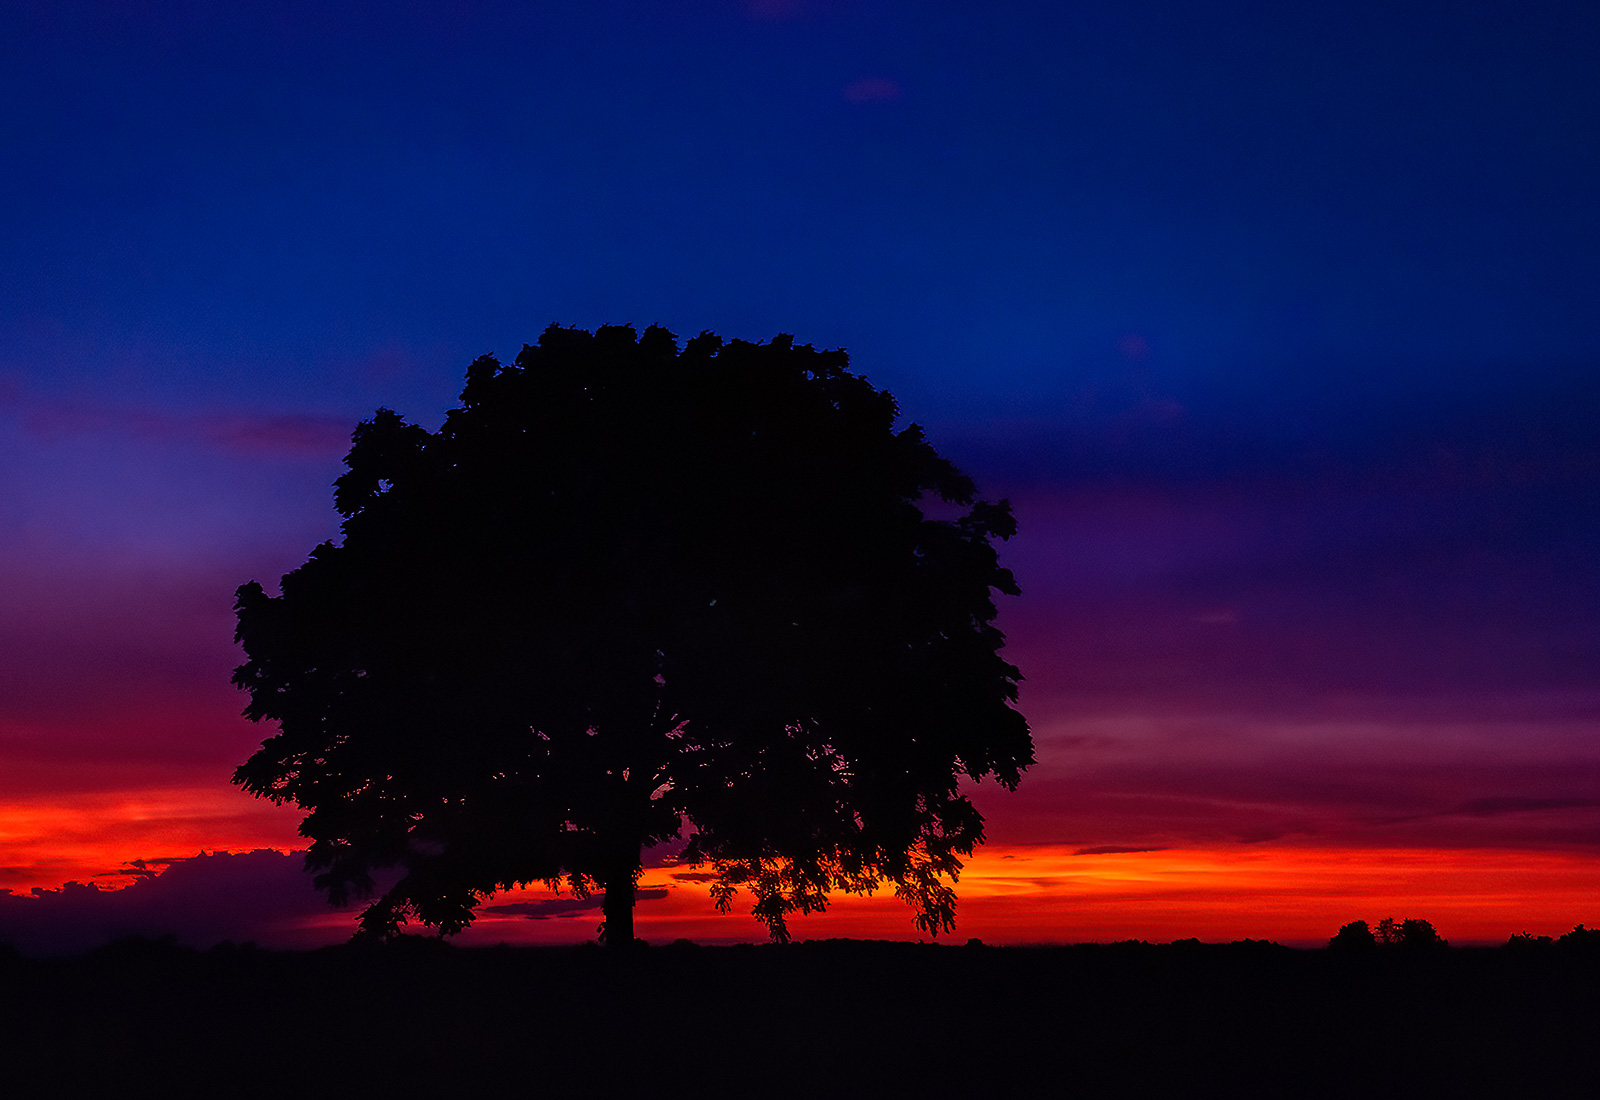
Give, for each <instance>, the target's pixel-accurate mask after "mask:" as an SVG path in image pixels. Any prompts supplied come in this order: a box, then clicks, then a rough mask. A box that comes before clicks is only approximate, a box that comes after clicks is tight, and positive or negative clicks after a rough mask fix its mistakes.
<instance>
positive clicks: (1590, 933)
mask: <svg viewBox="0 0 1600 1100" xmlns="http://www.w3.org/2000/svg"><path fill="white" fill-rule="evenodd" d="M1556 944H1557V946H1559V947H1561V948H1563V949H1565V950H1568V951H1584V952H1591V951H1592V952H1600V928H1585V927H1584V926H1583V925H1581V924H1580V925H1578V926H1577V927H1576V928H1574V929H1573V930H1572V931H1570V932H1568V933H1567V934H1566V935H1564V936H1562V937H1561V938H1560V939H1559V940H1557V941H1556Z"/></svg>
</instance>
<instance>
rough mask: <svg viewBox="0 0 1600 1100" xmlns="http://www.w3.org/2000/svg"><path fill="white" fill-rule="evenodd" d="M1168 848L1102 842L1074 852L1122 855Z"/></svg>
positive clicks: (1083, 854) (1077, 853)
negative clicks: (1127, 845)
mask: <svg viewBox="0 0 1600 1100" xmlns="http://www.w3.org/2000/svg"><path fill="white" fill-rule="evenodd" d="M1165 851H1167V849H1166V848H1132V847H1126V846H1124V845H1121V844H1101V845H1098V846H1096V847H1094V848H1079V849H1077V850H1076V851H1074V852H1073V853H1072V854H1073V855H1075V856H1121V855H1133V854H1134V853H1136V852H1165Z"/></svg>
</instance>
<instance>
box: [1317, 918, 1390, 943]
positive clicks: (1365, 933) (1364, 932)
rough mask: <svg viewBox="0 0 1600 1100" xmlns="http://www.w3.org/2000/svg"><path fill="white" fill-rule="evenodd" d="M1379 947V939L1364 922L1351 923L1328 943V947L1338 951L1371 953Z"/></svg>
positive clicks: (1354, 921)
mask: <svg viewBox="0 0 1600 1100" xmlns="http://www.w3.org/2000/svg"><path fill="white" fill-rule="evenodd" d="M1377 945H1378V941H1377V938H1376V937H1375V936H1373V934H1372V929H1371V928H1368V927H1367V922H1366V921H1364V920H1353V921H1351V922H1350V923H1349V924H1347V925H1345V926H1343V927H1342V928H1340V929H1339V931H1338V932H1337V933H1336V934H1335V935H1334V937H1333V938H1332V939H1330V940H1329V941H1328V946H1329V947H1331V948H1333V949H1334V950H1336V951H1370V950H1371V949H1372V948H1374V947H1376V946H1377Z"/></svg>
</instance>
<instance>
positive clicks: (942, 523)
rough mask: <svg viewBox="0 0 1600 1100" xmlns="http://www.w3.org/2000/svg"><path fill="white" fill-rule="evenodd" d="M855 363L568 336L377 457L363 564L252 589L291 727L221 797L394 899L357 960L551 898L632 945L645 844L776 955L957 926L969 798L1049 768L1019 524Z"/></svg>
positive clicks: (360, 433) (335, 874) (360, 890)
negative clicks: (238, 793)
mask: <svg viewBox="0 0 1600 1100" xmlns="http://www.w3.org/2000/svg"><path fill="white" fill-rule="evenodd" d="M847 366H848V360H847V358H846V356H845V354H844V352H842V351H820V352H819V351H816V350H814V349H813V348H811V347H809V346H796V345H795V344H794V342H793V340H792V339H791V338H790V337H787V336H780V337H778V338H776V339H774V340H773V341H772V342H771V343H769V344H763V345H757V344H751V343H746V342H743V341H737V340H736V341H732V342H730V343H724V342H723V341H722V340H721V339H720V338H719V337H716V336H714V335H711V334H709V333H706V334H702V335H701V336H699V337H696V338H695V339H693V340H690V341H689V342H688V344H687V346H685V347H684V348H683V349H682V351H681V352H680V350H679V348H678V344H677V341H676V338H675V337H674V336H673V335H672V334H671V333H669V332H667V331H666V330H665V329H662V328H656V327H652V328H650V329H648V330H647V331H646V332H645V333H644V334H643V336H642V337H640V336H638V335H636V334H635V332H634V330H633V329H632V328H628V327H608V328H601V329H599V330H598V331H596V332H594V333H589V332H585V331H581V330H577V329H565V328H559V327H556V326H551V327H550V328H549V329H547V330H546V331H545V333H544V334H543V335H542V336H541V337H540V339H539V343H538V345H537V346H536V347H524V349H523V351H522V353H521V354H520V355H519V356H518V357H517V359H516V363H515V365H512V366H507V365H504V364H502V363H500V362H498V361H497V360H495V359H494V358H492V357H489V356H485V357H482V358H480V359H478V360H477V361H476V362H474V363H473V364H472V365H471V367H469V368H468V371H467V380H466V388H465V389H464V390H463V391H462V394H461V407H460V408H458V409H454V410H452V411H451V412H450V413H449V415H448V416H447V417H446V419H445V422H444V424H443V426H442V427H441V428H440V429H439V430H438V431H436V432H429V431H426V430H424V429H423V428H421V427H418V426H416V425H412V424H407V423H406V422H405V421H404V420H403V419H401V418H400V417H399V416H398V415H396V414H395V413H393V412H391V411H389V410H387V409H380V410H378V412H377V413H376V414H375V415H374V416H373V418H372V419H371V420H368V421H364V422H363V423H361V424H360V425H359V426H358V427H357V428H356V430H355V435H354V441H353V446H352V447H351V449H350V453H349V455H348V456H347V457H346V459H345V463H346V465H347V466H348V472H346V473H345V474H344V475H343V476H342V477H340V478H339V479H338V482H337V487H336V492H335V494H334V501H335V505H336V507H337V508H338V510H339V512H340V513H341V514H342V515H343V516H344V524H343V533H344V537H343V542H342V544H341V545H334V544H333V543H324V544H323V545H321V546H318V547H317V548H316V549H315V550H313V551H312V553H311V558H310V560H309V561H307V562H306V563H305V564H304V565H302V566H300V567H299V568H298V569H295V570H294V571H293V572H291V573H289V574H288V575H287V576H285V577H284V578H283V583H282V595H281V596H277V597H273V596H269V595H268V594H267V593H266V592H265V591H264V590H263V589H262V587H261V585H260V584H258V583H255V582H253V581H252V582H251V583H249V584H246V585H243V586H242V587H241V588H240V589H239V591H238V602H237V604H236V610H237V613H238V640H239V641H240V642H241V643H242V644H243V646H244V649H245V653H246V656H247V661H246V663H245V664H243V665H242V666H240V668H239V669H238V670H237V671H236V673H235V676H234V682H235V684H237V685H238V686H239V687H240V688H243V689H245V690H247V691H248V692H249V693H250V696H251V701H250V705H249V707H248V709H247V710H246V711H245V713H246V715H248V716H249V717H250V718H252V719H255V720H265V721H271V722H275V723H277V725H278V726H279V730H278V732H276V733H275V734H273V735H272V736H271V737H269V738H268V739H267V740H266V741H265V742H264V743H263V744H262V746H261V748H260V750H259V751H257V752H256V753H255V754H254V755H253V756H252V757H251V758H250V759H249V760H248V761H246V762H245V763H244V764H243V765H242V766H241V767H240V768H239V769H238V771H237V772H236V774H235V776H234V782H236V783H238V784H239V785H241V786H242V787H244V789H245V790H248V791H250V792H251V793H253V794H256V795H259V796H262V797H265V798H269V799H272V800H273V801H275V802H280V803H293V804H295V805H297V806H299V807H301V808H302V809H304V810H305V811H306V817H305V820H304V823H303V824H302V826H301V832H302V834H303V835H305V836H306V837H308V838H309V839H310V841H311V846H310V851H309V854H308V857H307V862H308V865H309V866H310V867H311V868H313V869H315V870H316V871H318V872H320V873H319V875H318V877H317V880H316V881H317V884H318V886H319V887H321V888H324V889H326V890H327V891H328V892H329V894H330V896H331V897H332V898H333V899H334V900H336V901H337V900H342V899H343V898H345V897H346V896H347V895H350V894H355V895H358V896H367V895H370V894H371V893H373V892H375V889H376V887H375V877H374V876H375V874H376V873H378V872H380V871H382V870H383V869H384V868H398V869H399V872H400V875H399V879H398V881H397V882H395V884H394V885H393V886H392V887H391V888H389V889H388V890H387V892H385V893H383V894H382V896H381V897H379V898H378V899H377V900H376V901H375V902H374V903H373V904H371V905H370V906H369V907H368V908H367V909H366V910H365V912H363V913H362V915H361V928H362V930H363V931H366V932H370V933H376V934H379V935H392V934H394V933H395V932H396V930H397V929H398V928H399V927H400V926H401V925H403V924H404V923H406V922H407V921H411V920H415V921H419V922H421V923H423V924H425V925H429V926H433V927H436V928H438V929H440V930H441V931H442V932H447V933H448V932H453V931H457V930H459V929H461V928H463V927H465V926H466V925H467V924H469V923H470V922H471V921H472V919H473V917H474V915H475V909H476V907H477V906H478V904H479V903H480V902H481V901H482V899H483V898H485V897H486V896H488V895H489V894H491V893H493V892H494V891H496V890H499V889H504V888H507V887H510V886H513V885H519V884H525V883H529V882H535V881H543V882H545V883H547V884H550V885H552V886H556V885H558V884H561V883H562V882H563V881H564V883H565V885H567V886H568V887H570V888H571V889H572V890H573V891H575V892H576V893H577V894H578V895H579V896H580V897H586V896H588V894H589V892H590V891H591V890H603V891H604V907H603V911H604V915H605V924H604V926H603V927H604V929H605V936H606V939H607V941H608V942H609V943H612V944H631V943H632V942H633V938H634V937H633V906H634V901H635V887H636V883H637V880H638V877H639V875H640V866H641V863H640V857H641V850H642V848H643V847H644V846H646V845H651V844H656V843H659V842H662V841H666V840H668V839H671V838H674V837H677V836H679V835H680V830H682V828H683V826H684V823H685V822H687V823H689V824H690V825H691V826H692V830H693V831H692V836H691V838H690V840H689V842H688V845H687V847H686V849H685V851H684V856H683V858H684V859H685V860H686V861H687V862H689V863H691V864H699V863H709V864H710V865H711V866H712V868H713V869H714V871H715V874H716V881H715V883H714V885H713V886H712V893H713V896H714V898H715V899H716V902H717V905H718V907H719V908H723V909H726V908H727V906H728V905H729V904H730V899H731V898H732V896H733V895H734V893H735V891H736V890H737V889H738V888H739V887H748V888H749V889H750V890H751V891H752V893H753V894H754V896H755V904H754V907H753V910H752V912H753V914H754V915H755V916H756V917H757V918H758V919H760V920H761V921H762V922H764V923H765V924H766V925H767V927H768V929H769V931H770V933H771V935H772V936H773V937H774V938H776V939H780V940H781V939H785V938H787V935H788V931H787V925H786V920H785V918H786V917H787V915H789V914H791V913H795V912H801V913H804V912H810V911H814V910H818V909H821V908H823V907H824V906H825V904H826V900H827V895H828V892H829V891H830V890H844V891H849V892H856V893H860V892H868V891H870V890H872V889H873V888H874V887H875V886H876V885H877V884H879V883H880V882H881V881H882V880H884V879H887V880H889V881H890V882H892V883H893V885H894V889H895V892H896V894H898V895H899V896H900V897H901V898H903V899H904V900H905V901H907V902H908V903H909V904H910V905H911V906H912V908H913V909H914V910H915V914H916V915H915V920H916V924H917V926H918V927H920V928H922V929H924V930H926V931H928V932H931V933H937V932H939V931H946V930H949V929H950V928H951V927H952V924H953V921H954V905H955V896H954V893H953V891H952V890H951V888H950V887H949V885H947V881H948V880H953V879H954V877H955V876H956V874H957V872H958V871H959V870H960V868H961V866H962V857H964V856H967V855H970V854H971V852H972V850H973V848H974V846H975V845H977V844H979V843H981V841H982V839H983V818H982V816H981V815H980V814H979V813H978V811H977V809H976V808H975V807H974V806H973V804H972V802H971V801H970V800H969V799H968V797H967V796H966V795H965V794H963V793H961V791H960V789H959V786H958V780H959V779H960V778H961V777H962V776H966V777H968V778H970V779H980V778H982V777H985V776H993V777H994V778H995V779H997V780H998V781H999V782H1000V783H1001V784H1002V785H1003V786H1005V787H1007V788H1015V787H1016V785H1017V783H1018V781H1019V779H1020V776H1021V773H1022V771H1023V769H1025V768H1026V767H1027V766H1028V765H1029V764H1031V763H1032V761H1033V750H1032V742H1031V739H1030V735H1029V731H1028V726H1027V723H1026V722H1025V721H1024V719H1023V717H1022V715H1021V714H1019V713H1018V712H1017V711H1016V710H1015V709H1014V708H1013V706H1012V703H1013V702H1014V701H1015V699H1016V685H1017V682H1018V680H1019V679H1020V678H1021V675H1020V673H1019V672H1018V670H1017V669H1016V668H1015V667H1013V666H1012V665H1010V664H1008V663H1007V662H1006V661H1004V660H1003V659H1002V658H1001V657H1000V655H999V650H1000V648H1001V646H1002V644H1003V642H1004V638H1003V636H1002V635H1001V633H1000V632H999V631H998V630H997V629H995V627H994V626H993V625H992V624H993V619H994V617H995V614H996V610H995V605H994V601H993V596H992V593H993V592H994V591H1000V592H1005V593H1012V594H1015V593H1016V591H1017V588H1016V584H1015V582H1014V580H1013V578H1012V576H1011V574H1010V572H1009V571H1008V570H1005V569H1003V568H1001V567H1000V566H999V564H998V560H997V556H996V552H995V549H994V546H993V545H992V543H993V540H995V539H997V538H998V539H1005V538H1008V537H1009V536H1010V535H1011V534H1013V533H1014V532H1015V528H1016V525H1015V522H1014V520H1013V519H1012V516H1011V511H1010V507H1009V505H1008V504H1007V503H1006V502H1005V501H1000V502H998V503H989V502H985V501H983V500H980V499H979V498H978V496H977V490H976V488H975V486H974V485H973V483H972V481H971V479H969V478H968V477H967V476H966V475H964V474H963V473H962V472H961V471H960V470H958V469H957V468H956V467H955V466H953V465H952V464H951V463H950V462H948V461H947V460H945V459H944V458H942V457H940V456H939V455H938V453H937V452H935V450H934V449H933V447H932V446H930V445H929V444H928V442H927V441H926V440H925V439H924V438H923V434H922V430H921V429H920V428H918V427H917V426H916V425H915V424H912V425H910V426H908V427H905V428H901V429H899V430H896V428H895V418H896V416H897V411H898V410H897V407H896V405H895V402H894V399H893V398H892V397H891V396H890V395H889V394H887V393H884V392H881V391H879V390H876V389H874V388H873V387H872V386H871V385H870V384H868V383H867V381H866V380H865V379H863V378H860V377H858V376H856V375H853V374H850V373H849V372H848V371H847V369H846V368H847ZM930 501H931V502H932V503H933V507H930V508H928V509H927V510H925V509H924V505H926V504H928V503H929V502H930Z"/></svg>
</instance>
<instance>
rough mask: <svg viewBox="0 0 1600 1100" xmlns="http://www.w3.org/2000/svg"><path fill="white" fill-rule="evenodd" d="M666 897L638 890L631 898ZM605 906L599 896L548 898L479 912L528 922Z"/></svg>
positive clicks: (570, 914) (665, 892)
mask: <svg viewBox="0 0 1600 1100" xmlns="http://www.w3.org/2000/svg"><path fill="white" fill-rule="evenodd" d="M666 896H667V891H666V890H664V889H662V890H649V889H647V890H638V891H636V892H635V893H634V895H633V897H634V900H635V901H636V902H640V901H659V900H660V899H662V898H664V897H666ZM604 904H605V899H604V897H602V896H601V895H599V894H591V895H590V896H588V897H586V898H550V899H548V900H546V901H516V902H509V903H507V904H505V905H485V906H484V907H483V908H482V909H481V910H480V912H483V913H493V914H495V915H497V916H508V917H527V918H528V919H529V920H549V919H550V918H551V917H568V916H572V915H573V914H574V913H592V912H596V911H598V910H599V909H600V907H601V906H602V905H604Z"/></svg>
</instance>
